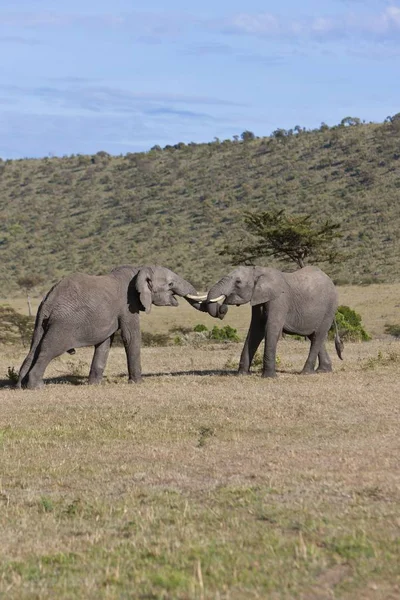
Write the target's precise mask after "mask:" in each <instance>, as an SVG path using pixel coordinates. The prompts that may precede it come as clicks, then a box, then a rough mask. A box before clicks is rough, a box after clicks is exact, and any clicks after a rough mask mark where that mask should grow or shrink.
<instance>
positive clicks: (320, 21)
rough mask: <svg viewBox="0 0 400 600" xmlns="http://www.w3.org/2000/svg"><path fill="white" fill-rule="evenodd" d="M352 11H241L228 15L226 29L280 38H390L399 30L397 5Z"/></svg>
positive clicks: (225, 23) (359, 7)
mask: <svg viewBox="0 0 400 600" xmlns="http://www.w3.org/2000/svg"><path fill="white" fill-rule="evenodd" d="M355 8H356V7H354V9H353V10H352V11H351V12H346V13H343V14H341V15H335V16H316V17H313V16H309V17H302V18H292V19H290V18H289V19H287V18H283V17H279V16H275V15H273V14H271V13H259V14H247V13H240V14H237V15H234V16H232V17H230V18H228V19H227V20H226V21H225V22H224V24H223V27H222V30H223V31H224V32H226V33H235V34H239V35H240V34H241V35H254V36H260V37H273V36H276V37H280V38H316V39H319V40H320V41H323V40H329V39H332V38H342V37H361V38H368V37H370V38H374V37H375V38H376V37H378V38H379V37H381V38H385V37H387V38H393V37H394V36H396V35H397V34H399V33H400V6H397V5H394V4H391V5H389V6H387V7H386V8H385V9H384V10H381V12H378V13H372V12H366V11H365V9H363V8H364V7H363V6H362V5H361V4H360V5H358V7H357V8H358V10H357V11H356V10H355Z"/></svg>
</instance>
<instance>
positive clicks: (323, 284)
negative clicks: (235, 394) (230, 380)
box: [199, 266, 343, 377]
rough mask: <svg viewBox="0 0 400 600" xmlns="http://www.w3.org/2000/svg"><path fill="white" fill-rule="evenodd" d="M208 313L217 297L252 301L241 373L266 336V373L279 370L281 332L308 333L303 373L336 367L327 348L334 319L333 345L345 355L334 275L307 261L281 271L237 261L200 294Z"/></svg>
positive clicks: (225, 300)
mask: <svg viewBox="0 0 400 600" xmlns="http://www.w3.org/2000/svg"><path fill="white" fill-rule="evenodd" d="M199 299H200V300H201V301H203V302H204V303H205V305H206V307H208V309H209V311H212V312H210V314H212V315H214V314H215V309H213V308H211V307H212V305H213V303H219V302H223V304H222V306H224V304H234V305H235V304H236V305H237V306H239V305H241V304H246V303H248V302H250V304H251V306H252V318H251V323H250V328H249V332H248V334H247V337H246V342H245V344H244V348H243V351H242V354H241V357H240V363H239V374H247V373H249V371H250V366H251V363H252V360H253V358H254V354H255V352H256V350H257V348H258V346H259V345H260V343H261V341H262V339H263V338H265V348H264V360H263V371H262V375H263V377H275V376H276V368H275V363H276V347H277V343H278V340H279V338H280V336H281V335H282V333H289V334H298V335H301V336H305V337H307V338H308V339H309V340H310V342H311V346H310V351H309V355H308V358H307V360H306V363H305V365H304V367H303V370H302V373H303V374H308V373H314V372H315V371H314V368H315V363H316V360H317V358H318V368H317V371H318V372H324V373H327V372H330V371H332V363H331V360H330V358H329V355H328V352H327V351H326V348H325V340H326V338H327V335H328V331H329V329H330V327H331V325H332V323H335V328H336V334H335V347H336V352H337V354H338V356H339V358H340V359H342V355H341V352H342V348H343V344H342V342H341V340H340V337H339V334H338V330H337V325H336V321H335V312H336V309H337V305H338V298H337V292H336V288H335V285H334V283H333V281H332V280H331V279H330V278H329V277H328V276H327V275H326V274H325V273H324V272H323V271H321V269H319V268H317V267H311V266H308V267H304V268H302V269H299V270H298V271H294V272H293V273H283V272H281V271H279V270H277V269H272V268H267V267H255V266H254V267H244V266H243V267H238V268H237V269H235V270H234V271H232V273H230V274H229V275H227V276H225V277H223V278H222V279H221V280H220V281H218V283H216V284H215V285H214V286H213V287H212V288H211V289H210V290H209V292H208V295H207V299H205V300H204V297H203V296H199Z"/></svg>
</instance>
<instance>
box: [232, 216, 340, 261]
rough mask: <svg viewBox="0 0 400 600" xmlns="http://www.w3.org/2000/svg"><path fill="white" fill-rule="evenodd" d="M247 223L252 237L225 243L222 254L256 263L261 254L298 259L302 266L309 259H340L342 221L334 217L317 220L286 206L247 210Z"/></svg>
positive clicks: (284, 259) (234, 259) (245, 220)
mask: <svg viewBox="0 0 400 600" xmlns="http://www.w3.org/2000/svg"><path fill="white" fill-rule="evenodd" d="M244 224H245V228H246V230H247V231H248V233H249V234H250V235H251V236H252V237H253V241H252V242H250V243H248V244H246V243H245V244H243V245H242V246H240V247H238V246H233V245H231V244H229V243H228V244H226V246H225V247H224V249H223V250H222V252H221V254H223V255H230V256H231V257H232V262H233V263H234V264H245V265H251V264H254V261H255V260H256V259H258V258H265V257H273V258H275V259H277V260H280V261H282V262H295V263H296V264H297V265H298V266H299V267H300V268H301V267H304V266H305V265H306V264H307V263H308V262H313V263H322V262H329V263H331V264H332V263H334V262H337V261H338V259H339V251H338V249H337V248H336V246H335V240H337V239H338V238H340V237H342V236H341V233H340V232H339V231H338V230H339V228H340V225H339V224H338V223H333V222H332V221H331V220H329V219H327V220H324V221H323V222H322V223H319V224H318V223H316V222H315V221H314V220H313V218H312V215H290V214H286V212H285V210H284V209H279V210H278V209H274V210H270V211H263V212H257V213H251V212H245V213H244Z"/></svg>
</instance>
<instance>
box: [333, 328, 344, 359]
mask: <svg viewBox="0 0 400 600" xmlns="http://www.w3.org/2000/svg"><path fill="white" fill-rule="evenodd" d="M333 322H334V324H335V348H336V353H337V355H338V357H339V358H340V360H343V357H342V352H343V349H344V344H343V341H342V340H341V339H340V336H339V330H338V326H337V323H336V319H333Z"/></svg>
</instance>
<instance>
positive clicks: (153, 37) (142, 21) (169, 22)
mask: <svg viewBox="0 0 400 600" xmlns="http://www.w3.org/2000/svg"><path fill="white" fill-rule="evenodd" d="M198 22H199V21H198V19H196V17H193V16H191V15H190V14H186V13H174V12H160V13H150V12H145V11H131V12H127V13H123V14H120V15H114V14H111V13H109V14H101V13H95V12H94V13H92V14H90V13H88V14H74V13H56V12H43V13H29V12H26V13H20V12H19V13H3V14H0V25H5V26H7V27H25V28H33V29H38V28H43V29H45V28H50V29H55V28H67V27H71V26H74V27H82V28H85V29H109V28H110V27H112V28H117V29H122V30H124V31H126V32H127V33H130V34H132V36H133V37H134V38H135V39H137V40H139V41H142V42H147V43H158V42H160V41H162V40H165V39H168V38H171V39H175V38H177V37H179V36H180V35H182V34H183V33H184V32H185V31H187V28H188V27H189V26H191V25H196V23H198Z"/></svg>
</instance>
